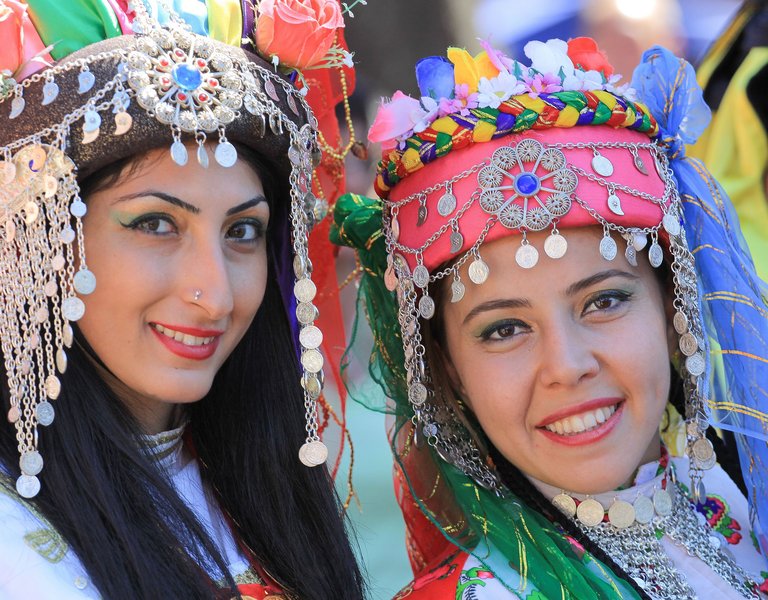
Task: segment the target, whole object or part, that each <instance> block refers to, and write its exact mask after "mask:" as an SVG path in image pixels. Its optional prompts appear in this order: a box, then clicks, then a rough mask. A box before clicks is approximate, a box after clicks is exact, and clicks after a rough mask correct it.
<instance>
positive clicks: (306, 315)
mask: <svg viewBox="0 0 768 600" xmlns="http://www.w3.org/2000/svg"><path fill="white" fill-rule="evenodd" d="M316 312H317V311H316V310H315V306H314V304H312V303H311V302H299V303H298V304H297V305H296V319H297V320H298V322H299V323H301V324H302V325H308V324H309V323H311V322H312V321H314V320H315V316H316Z"/></svg>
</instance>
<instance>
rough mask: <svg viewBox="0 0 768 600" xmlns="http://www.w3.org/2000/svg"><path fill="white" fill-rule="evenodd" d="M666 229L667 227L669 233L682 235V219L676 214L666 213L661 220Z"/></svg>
mask: <svg viewBox="0 0 768 600" xmlns="http://www.w3.org/2000/svg"><path fill="white" fill-rule="evenodd" d="M661 223H662V225H663V226H664V229H666V231H667V233H669V235H674V236H678V235H680V220H679V219H678V218H677V217H676V216H675V215H670V214H669V213H666V214H665V215H664V217H663V219H662V221H661Z"/></svg>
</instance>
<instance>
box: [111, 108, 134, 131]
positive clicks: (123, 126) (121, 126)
mask: <svg viewBox="0 0 768 600" xmlns="http://www.w3.org/2000/svg"><path fill="white" fill-rule="evenodd" d="M131 127H133V117H131V115H129V114H128V113H127V112H124V111H120V112H119V113H117V114H116V115H115V135H123V134H124V133H127V132H128V131H129V130H130V129H131Z"/></svg>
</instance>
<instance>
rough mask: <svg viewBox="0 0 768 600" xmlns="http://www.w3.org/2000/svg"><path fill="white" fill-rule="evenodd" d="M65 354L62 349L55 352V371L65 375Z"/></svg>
mask: <svg viewBox="0 0 768 600" xmlns="http://www.w3.org/2000/svg"><path fill="white" fill-rule="evenodd" d="M67 364H68V363H67V353H66V352H64V348H59V349H58V350H56V369H58V371H59V373H62V374H63V373H65V372H66V370H67Z"/></svg>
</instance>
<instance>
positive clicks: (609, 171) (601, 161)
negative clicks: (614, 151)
mask: <svg viewBox="0 0 768 600" xmlns="http://www.w3.org/2000/svg"><path fill="white" fill-rule="evenodd" d="M594 153H595V155H594V156H593V157H592V170H593V171H594V172H595V173H597V174H598V175H602V176H603V177H610V176H611V175H613V163H612V162H611V161H610V160H608V159H607V158H606V157H605V156H603V155H602V154H600V153H599V152H598V151H597V150H595V152H594Z"/></svg>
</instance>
